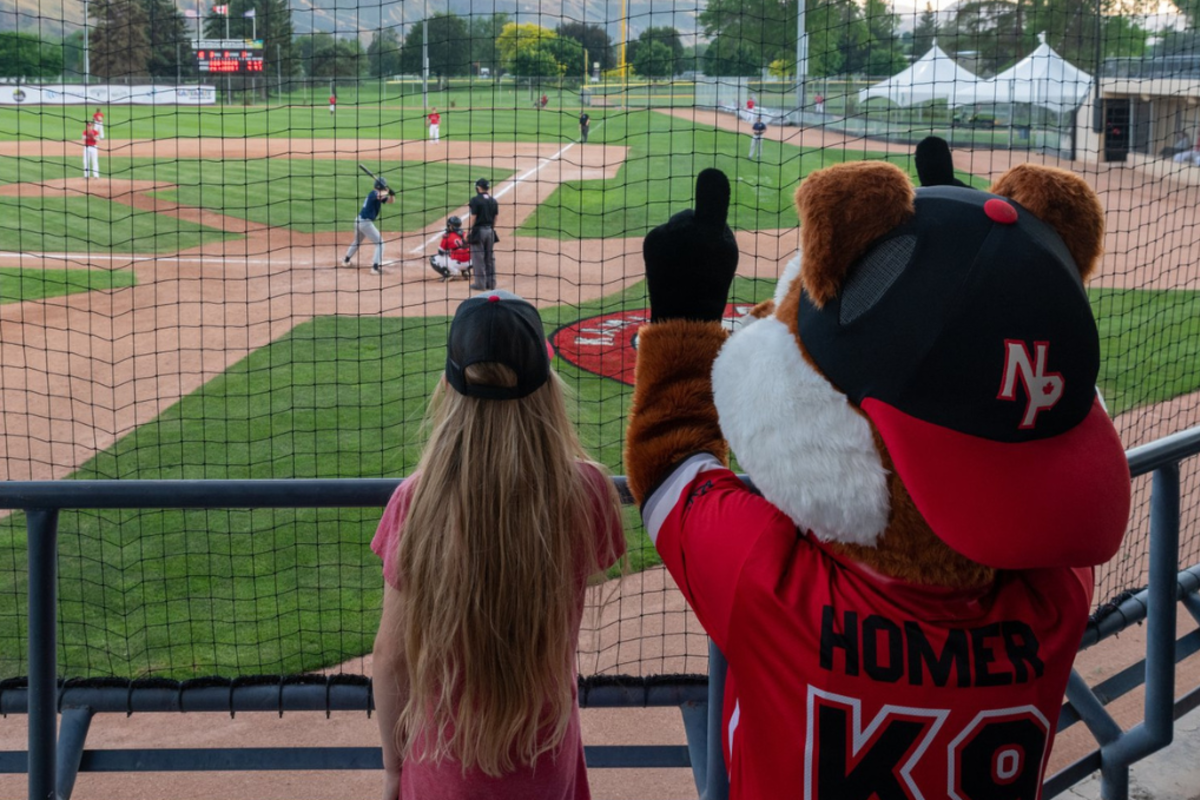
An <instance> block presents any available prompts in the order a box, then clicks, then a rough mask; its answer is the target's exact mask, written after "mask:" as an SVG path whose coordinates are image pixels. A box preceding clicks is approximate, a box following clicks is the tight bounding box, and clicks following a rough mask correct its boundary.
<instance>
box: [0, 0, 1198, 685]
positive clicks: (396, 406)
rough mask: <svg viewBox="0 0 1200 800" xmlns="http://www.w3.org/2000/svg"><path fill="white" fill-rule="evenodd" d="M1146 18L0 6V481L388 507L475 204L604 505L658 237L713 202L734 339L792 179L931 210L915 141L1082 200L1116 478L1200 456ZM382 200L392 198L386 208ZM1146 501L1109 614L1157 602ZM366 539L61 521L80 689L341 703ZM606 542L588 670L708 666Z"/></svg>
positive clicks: (135, 2) (1180, 158)
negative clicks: (565, 394) (1133, 598)
mask: <svg viewBox="0 0 1200 800" xmlns="http://www.w3.org/2000/svg"><path fill="white" fill-rule="evenodd" d="M1097 8H1099V9H1100V12H1101V13H1099V14H1098V13H1097ZM1139 9H1140V6H1126V5H1118V4H1110V3H1103V4H1100V5H1099V6H1096V5H1094V4H1090V3H1078V2H1046V3H1039V4H1033V5H1030V4H1026V3H1007V2H968V3H959V4H954V5H950V4H943V5H942V7H941V8H938V7H936V6H922V7H917V8H914V7H912V5H907V6H906V5H900V4H897V5H896V6H894V7H892V6H888V5H886V4H884V3H883V2H881V0H865V2H861V3H856V2H851V1H850V0H832V1H831V2H823V1H822V2H807V3H806V4H805V6H804V12H805V13H804V16H803V18H802V19H801V18H799V15H798V13H797V12H798V7H797V3H796V2H795V0H791V2H787V1H786V0H785V2H770V3H767V2H761V1H760V0H711V1H710V2H707V3H705V2H699V3H689V2H672V0H630V1H629V2H605V3H599V2H586V1H585V2H575V3H562V4H557V3H514V2H511V1H509V0H487V2H483V0H454V2H450V3H446V2H444V0H427V1H423V2H406V3H401V2H392V1H391V0H389V1H388V2H369V3H361V4H355V3H353V2H345V3H338V4H333V5H329V4H320V5H319V7H318V4H311V5H304V6H301V5H300V4H289V3H288V2H286V0H232V2H229V3H228V4H222V5H215V6H214V5H196V4H194V3H193V2H192V0H180V2H179V3H178V4H175V3H173V2H168V0H90V2H86V3H83V4H65V3H50V2H46V1H45V0H43V2H41V3H39V2H37V0H33V2H25V3H21V4H19V5H16V6H14V5H12V4H8V5H5V6H3V7H0V80H3V81H6V82H5V83H0V409H2V410H0V478H2V479H3V480H7V481H24V480H31V479H36V480H75V479H85V478H118V479H123V480H138V479H163V478H208V479H213V478H228V479H258V478H314V477H319V478H353V477H380V476H403V475H406V474H407V473H408V472H410V471H411V470H412V468H413V466H414V465H415V463H416V460H417V455H418V453H419V449H420V444H421V440H420V437H421V433H420V422H421V418H422V415H423V412H424V409H425V405H426V402H427V399H428V397H429V395H430V392H431V390H432V388H433V386H434V385H435V383H436V382H437V381H438V380H439V377H440V373H441V369H442V366H443V363H444V342H445V338H446V326H447V324H448V319H449V317H450V316H451V315H452V314H453V311H454V308H455V306H456V304H457V303H458V302H459V301H460V300H461V299H462V298H465V297H466V296H468V294H469V293H470V291H471V290H470V286H471V282H472V281H475V282H478V283H482V284H483V285H487V280H488V275H489V274H491V273H490V270H491V268H490V267H489V266H488V265H487V263H486V255H485V254H483V253H482V252H476V253H472V254H471V258H472V259H474V260H473V262H472V264H471V268H472V269H471V272H470V273H465V274H464V271H465V264H466V262H464V261H462V260H456V259H455V257H454V256H455V253H454V252H447V253H445V254H442V255H439V249H440V248H441V247H442V245H443V240H444V236H445V227H446V220H447V218H448V217H449V216H451V215H457V216H460V217H462V218H463V220H464V221H465V222H466V226H465V229H464V233H469V229H470V227H471V225H470V222H471V219H470V215H469V214H468V213H467V203H468V201H469V199H470V198H471V197H472V196H473V195H474V185H475V182H476V180H477V179H479V178H486V179H488V180H489V181H490V184H491V186H490V191H491V194H492V195H493V196H494V197H495V198H496V200H497V202H498V204H499V209H500V211H499V216H498V219H497V221H496V226H497V227H496V230H497V233H498V234H499V241H498V242H496V244H495V250H494V280H495V283H496V285H497V286H499V287H501V288H505V289H510V290H512V291H515V292H517V293H519V294H521V295H522V296H524V297H526V298H528V299H529V300H530V301H531V302H533V303H535V304H536V305H537V306H538V307H539V308H540V309H541V313H542V316H543V319H544V321H545V325H546V330H547V331H548V332H550V333H551V341H552V343H553V345H554V347H555V350H556V353H557V358H556V359H555V361H554V368H555V369H556V371H557V372H558V373H559V375H560V376H562V378H563V379H564V380H565V381H566V382H567V383H568V384H569V385H570V386H571V388H572V391H573V394H574V404H575V407H576V409H577V410H576V411H575V413H576V415H577V423H578V426H579V430H580V431H581V433H582V436H583V439H584V441H585V443H586V445H587V447H588V448H589V450H590V451H591V452H592V453H593V454H594V455H595V456H596V457H597V458H599V459H600V460H602V461H604V462H605V463H606V464H607V465H608V466H609V467H610V468H611V469H612V470H613V471H614V472H615V473H622V472H623V471H624V470H623V466H622V463H621V444H622V436H623V431H624V427H625V420H626V418H627V414H628V410H629V401H630V396H631V385H632V380H633V363H634V352H635V351H634V334H635V333H636V330H637V327H638V325H639V324H641V323H642V322H643V321H645V320H646V318H647V316H648V312H647V299H646V292H645V285H644V283H643V281H642V263H641V254H640V252H641V238H642V237H643V236H644V235H645V233H646V232H647V231H648V230H650V229H651V228H652V227H653V226H655V225H656V224H658V223H659V222H661V221H663V220H665V219H666V218H667V217H668V216H669V215H670V214H672V213H674V212H676V211H679V210H681V209H683V208H686V207H687V206H688V205H690V202H691V197H692V187H693V181H694V178H695V175H696V174H697V173H698V172H699V171H700V170H701V169H703V168H705V167H710V166H716V167H719V168H720V169H722V170H724V171H725V173H726V174H727V175H728V176H729V178H730V181H731V183H732V185H733V201H732V205H731V210H730V224H731V225H732V226H733V227H734V228H735V229H736V230H737V231H738V241H739V245H740V247H741V266H740V271H739V277H738V278H737V280H736V281H735V283H734V287H733V297H732V298H731V310H730V314H731V315H733V316H738V315H743V314H745V313H747V312H748V311H749V309H750V308H751V307H752V306H753V305H754V304H755V303H756V302H758V301H761V300H764V299H766V298H769V297H770V296H771V295H772V293H773V291H774V287H775V282H776V280H777V278H778V276H779V274H780V272H781V270H782V268H783V265H784V264H786V263H787V261H788V260H790V258H791V257H792V255H793V254H794V253H795V251H796V248H797V246H798V241H799V236H798V231H797V228H796V215H795V211H794V209H793V200H792V197H793V193H794V191H795V189H796V187H797V185H798V184H799V181H800V180H801V178H802V177H803V176H805V175H807V174H809V173H810V172H812V171H813V170H816V169H819V168H821V167H823V166H828V165H832V164H837V163H841V162H844V161H854V160H861V159H881V160H887V161H891V162H892V163H895V164H897V165H898V166H900V167H901V168H903V169H905V170H907V171H908V172H909V173H910V174H912V175H913V176H914V177H915V176H916V171H915V167H914V164H913V159H912V153H913V148H914V146H915V143H916V142H918V141H920V140H921V139H922V138H923V137H925V136H927V135H929V134H936V135H938V136H941V137H943V138H945V139H946V140H948V141H949V142H950V143H951V145H952V148H953V158H954V164H955V167H956V168H957V171H956V173H955V174H956V176H957V177H958V178H959V179H961V180H962V181H964V182H966V183H969V184H971V185H974V186H977V187H981V188H986V187H987V186H988V185H989V183H990V182H991V180H992V179H994V178H995V177H996V176H998V175H999V174H1000V173H1002V172H1003V171H1005V170H1006V169H1008V168H1009V167H1010V166H1011V165H1014V164H1018V163H1021V162H1025V161H1030V162H1034V163H1039V164H1047V165H1051V166H1057V167H1062V168H1064V169H1069V170H1072V171H1074V172H1077V173H1079V174H1081V175H1083V176H1084V177H1085V178H1086V179H1087V180H1088V182H1089V183H1091V184H1092V185H1093V186H1094V187H1095V188H1096V190H1097V191H1098V192H1099V194H1100V197H1101V200H1102V202H1103V204H1104V206H1105V208H1106V211H1107V226H1108V233H1107V237H1106V240H1105V250H1106V252H1105V255H1104V258H1103V261H1102V263H1101V265H1100V269H1099V274H1098V277H1097V279H1096V280H1095V281H1094V282H1093V284H1092V287H1091V289H1090V294H1091V297H1092V301H1093V306H1094V309H1095V312H1096V315H1097V317H1098V319H1099V324H1100V329H1101V335H1102V340H1103V348H1104V364H1103V369H1102V373H1101V388H1102V389H1103V391H1104V394H1105V397H1106V399H1107V401H1108V403H1109V408H1110V411H1111V412H1112V414H1113V415H1114V417H1115V419H1116V421H1117V426H1118V428H1119V430H1120V432H1121V435H1122V437H1123V438H1124V441H1125V443H1126V444H1127V445H1128V446H1135V445H1139V444H1144V443H1147V442H1150V441H1152V440H1154V439H1156V438H1159V437H1161V436H1163V435H1166V434H1169V433H1172V432H1174V431H1179V430H1183V429H1186V428H1188V427H1191V426H1194V425H1195V424H1196V423H1197V417H1198V414H1200V400H1198V398H1200V395H1198V394H1197V390H1198V389H1200V368H1198V366H1197V365H1198V364H1200V357H1198V355H1200V275H1198V273H1197V266H1196V265H1197V263H1198V261H1200V259H1198V258H1197V243H1198V242H1200V231H1198V229H1197V217H1196V208H1197V206H1198V205H1200V189H1198V188H1197V187H1198V186H1200V166H1198V165H1200V144H1197V142H1198V141H1200V41H1198V40H1197V37H1196V33H1195V25H1196V24H1200V17H1197V15H1196V13H1195V9H1192V8H1191V7H1190V6H1189V7H1188V8H1186V9H1184V10H1183V12H1182V13H1167V14H1159V13H1155V14H1145V13H1140V11H1139ZM85 10H86V14H87V17H86V18H85V16H84V14H85ZM801 30H802V31H804V35H803V36H799V35H798V33H797V32H798V31H801ZM435 115H436V116H435ZM93 118H94V119H95V121H96V122H97V123H98V126H97V127H96V128H94V129H93V131H91V132H89V131H87V130H85V123H86V122H87V121H89V120H93ZM758 121H761V122H763V123H764V124H765V125H766V129H765V132H762V133H761V135H755V133H754V131H753V128H752V126H753V125H754V123H755V122H758ZM93 139H94V144H93ZM93 156H94V157H95V158H94V159H93ZM363 168H365V170H366V171H369V172H371V173H374V174H377V175H382V176H384V177H385V178H386V180H387V183H388V185H389V186H390V187H391V188H392V189H393V190H394V191H395V197H394V200H393V202H390V203H384V204H382V205H381V207H380V208H379V209H378V210H376V208H375V204H374V203H373V202H368V197H367V195H368V192H370V191H371V190H372V187H373V179H372V178H371V177H369V176H368V175H367V174H365V173H364V169H363ZM85 174H86V177H85ZM356 242H357V243H358V244H359V246H358V247H357V248H353V247H352V244H353V243H356ZM449 249H450V250H451V251H452V250H453V248H449ZM459 255H460V256H461V255H462V254H461V253H459ZM347 258H348V259H349V261H348V262H347ZM435 258H436V259H439V260H437V261H436V262H435V261H434V260H433V259H435ZM376 265H378V270H373V269H372V267H373V266H376ZM1079 469H1081V470H1086V469H1087V465H1086V464H1081V465H1079ZM1148 486H1149V480H1148V479H1139V481H1138V482H1137V495H1136V498H1135V508H1134V512H1133V515H1132V519H1131V525H1130V535H1129V537H1128V539H1127V541H1126V543H1125V546H1124V548H1123V549H1122V552H1121V554H1120V555H1119V556H1118V557H1117V558H1116V559H1114V560H1113V561H1112V562H1111V563H1110V564H1108V565H1106V566H1105V567H1104V568H1103V569H1101V570H1100V573H1099V576H1098V590H1097V593H1096V603H1097V605H1100V604H1102V603H1104V602H1105V601H1106V600H1108V599H1110V598H1112V597H1114V596H1116V595H1119V594H1120V593H1121V592H1123V591H1126V590H1129V589H1135V588H1138V587H1140V586H1142V585H1144V583H1145V573H1146V535H1147V534H1146V531H1147V518H1148V508H1149V506H1148V497H1149V494H1148ZM1197 488H1198V487H1197V475H1196V470H1195V468H1194V466H1190V465H1187V466H1185V470H1184V499H1183V524H1184V528H1183V530H1184V533H1183V545H1182V554H1181V558H1182V561H1183V562H1184V563H1185V564H1191V563H1195V562H1197V561H1200V532H1198V529H1197V525H1196V519H1197V516H1198V515H1200V492H1198V491H1197ZM377 520H378V512H377V511H376V510H374V509H370V510H357V509H346V510H322V511H313V510H307V509H298V510H275V511H255V512H249V511H242V510H236V509H214V510H195V511H152V512H133V511H105V512H90V511H78V512H68V513H64V514H63V516H62V518H61V520H60V531H61V543H60V559H59V575H60V577H59V590H60V593H61V603H60V607H59V623H60V628H59V629H60V632H61V637H62V643H61V647H60V652H59V668H60V672H61V674H62V675H63V676H66V677H73V678H74V677H79V678H105V677H117V678H139V679H141V678H171V679H187V678H192V677H195V676H207V675H221V676H239V675H258V674H281V673H282V674H288V673H296V672H303V671H311V670H322V669H324V670H333V671H335V672H336V671H344V672H348V673H355V672H358V671H361V669H362V662H361V660H360V657H361V656H362V655H363V654H364V653H366V652H367V651H369V649H370V647H371V643H372V640H373V637H374V633H375V630H376V626H377V624H378V615H379V604H380V597H381V593H382V582H381V580H380V573H379V564H378V561H377V559H375V557H374V556H373V555H372V554H371V552H370V550H369V548H368V544H369V542H370V539H371V536H372V534H373V531H374V528H375V524H376V522H377ZM626 523H627V526H626V532H627V537H628V541H629V550H630V554H631V558H630V565H629V570H630V573H631V574H630V575H629V576H628V577H626V578H625V579H624V580H623V581H622V582H621V583H620V584H619V585H616V584H614V585H610V586H609V587H607V592H606V593H604V595H603V596H604V599H605V600H606V602H605V603H603V607H602V608H599V610H598V611H597V612H596V614H595V615H591V614H589V615H588V616H587V617H585V623H584V631H583V634H582V636H581V642H580V665H581V674H583V675H585V676H593V675H614V674H631V675H638V676H644V675H651V674H684V673H700V672H703V671H704V667H705V652H706V651H705V639H704V636H703V633H702V631H701V629H700V627H699V626H698V624H697V623H696V622H695V620H694V618H692V617H691V616H690V615H689V614H687V613H686V612H685V605H684V602H683V600H682V598H681V596H680V595H679V593H678V592H677V591H676V590H675V589H674V587H673V585H672V584H671V582H670V579H669V578H668V577H667V576H666V575H665V573H664V571H663V570H662V569H661V567H660V566H659V561H658V557H657V555H656V554H655V552H654V549H653V547H652V546H651V545H650V543H649V541H648V539H647V538H646V536H645V535H644V533H643V531H642V529H641V526H640V522H639V521H638V519H637V515H636V513H634V511H633V510H632V509H630V510H627V515H626ZM25 540H26V534H25V517H24V515H23V514H21V513H13V514H11V515H10V516H8V517H7V518H5V519H4V520H3V521H2V522H0V679H5V678H9V677H13V676H19V675H22V674H24V673H25V671H26V670H27V651H28V643H27V638H26V631H25V627H26V621H25V620H26V612H27V609H26V599H25V593H26V590H27V581H28V576H27V571H26V566H25V563H26V561H25V559H26V546H25ZM601 594H602V593H601V592H597V594H596V599H599V598H600V596H601Z"/></svg>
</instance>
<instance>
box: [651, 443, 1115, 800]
mask: <svg viewBox="0 0 1200 800" xmlns="http://www.w3.org/2000/svg"><path fill="white" fill-rule="evenodd" d="M643 516H644V519H645V522H646V530H647V533H649V534H650V537H651V538H652V539H653V540H654V542H655V545H656V546H657V548H658V551H659V553H660V554H661V555H662V559H663V561H664V562H665V564H666V566H667V569H668V570H670V572H671V575H672V576H673V577H674V578H675V580H676V582H677V583H678V584H679V587H680V589H681V590H682V591H683V592H684V595H685V596H686V597H687V600H688V602H689V603H690V604H691V606H692V608H693V609H694V610H695V612H696V616H697V617H698V618H699V619H700V622H701V623H702V624H703V625H704V628H705V630H706V631H708V634H709V636H711V637H712V639H713V641H715V642H716V644H717V646H718V647H720V648H721V651H722V652H723V653H724V654H725V657H726V659H727V660H728V662H729V673H728V678H727V684H726V692H725V709H724V712H725V713H724V720H725V724H724V732H725V736H724V744H725V759H726V764H727V766H728V767H729V772H730V784H731V797H732V798H734V800H739V799H740V800H749V799H750V798H754V799H755V800H758V799H759V798H761V799H762V800H774V799H775V798H803V800H935V798H951V800H992V798H1010V799H1012V800H1017V799H1020V798H1027V800H1037V798H1038V797H1039V796H1040V795H1041V786H1042V778H1043V774H1044V771H1045V766H1046V760H1047V758H1048V757H1049V755H1050V746H1051V744H1052V743H1053V740H1054V728H1055V724H1056V722H1057V720H1058V713H1059V707H1060V705H1061V703H1062V699H1063V692H1064V691H1065V689H1066V685H1067V677H1068V675H1069V674H1070V670H1071V664H1072V662H1073V661H1074V658H1075V651H1076V650H1077V649H1078V647H1079V642H1080V640H1081V638H1082V636H1083V629H1084V626H1085V624H1086V623H1087V616H1088V609H1089V607H1090V603H1091V589H1092V570H1091V569H1081V570H1071V569H1048V570H1025V571H1006V572H999V573H998V574H997V578H996V581H995V582H994V583H993V584H992V585H989V586H986V587H983V588H980V589H971V590H955V589H940V588H935V587H928V586H919V585H915V584H910V583H906V582H903V581H900V580H896V579H894V578H888V577H886V576H883V575H880V574H879V573H876V572H874V571H872V570H871V569H869V568H867V567H865V566H863V565H861V564H857V563H855V562H852V561H849V560H846V559H845V558H844V557H842V556H840V555H835V554H834V553H833V552H831V551H829V550H828V549H826V548H825V547H824V546H823V545H822V544H821V543H820V542H818V541H817V540H816V539H815V537H813V536H811V535H808V534H805V533H802V532H800V531H799V530H797V528H796V526H795V524H794V523H793V522H792V521H791V520H790V519H789V518H788V517H787V516H786V515H785V514H784V513H783V512H782V511H779V510H778V509H777V508H775V507H774V506H773V505H771V504H770V503H769V502H767V501H766V500H764V499H763V498H762V497H759V496H758V495H755V494H753V493H752V492H750V491H749V490H748V489H747V488H746V487H745V485H744V484H743V483H742V482H741V481H739V480H738V479H737V477H736V476H735V475H734V474H733V473H732V472H730V471H729V470H728V469H725V468H723V467H722V466H721V465H720V463H719V462H718V461H717V460H716V459H715V458H714V457H713V456H711V455H709V454H707V453H701V454H698V455H695V456H692V457H691V458H689V459H687V460H686V461H684V462H683V463H682V464H680V465H679V466H678V467H676V469H675V470H674V471H673V472H672V473H671V474H670V475H669V476H668V477H667V478H666V480H664V481H663V483H662V484H661V485H660V486H659V487H658V489H656V490H655V492H654V493H653V494H652V495H651V496H650V498H649V499H648V500H647V501H646V504H645V506H644V508H643Z"/></svg>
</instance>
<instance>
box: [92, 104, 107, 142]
mask: <svg viewBox="0 0 1200 800" xmlns="http://www.w3.org/2000/svg"><path fill="white" fill-rule="evenodd" d="M92 126H93V127H95V129H96V135H97V136H99V137H100V138H101V139H103V138H104V112H102V111H101V110H100V109H98V108H97V109H96V113H95V114H92Z"/></svg>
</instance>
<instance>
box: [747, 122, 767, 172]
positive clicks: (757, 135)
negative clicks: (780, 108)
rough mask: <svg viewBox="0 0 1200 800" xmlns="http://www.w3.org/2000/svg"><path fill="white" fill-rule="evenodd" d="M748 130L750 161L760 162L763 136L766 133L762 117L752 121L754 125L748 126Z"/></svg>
mask: <svg viewBox="0 0 1200 800" xmlns="http://www.w3.org/2000/svg"><path fill="white" fill-rule="evenodd" d="M750 130H751V134H750V158H751V160H755V159H756V160H758V161H762V143H763V134H765V133H766V132H767V123H765V122H763V118H762V117H759V118H758V119H756V120H754V124H753V125H751V126H750Z"/></svg>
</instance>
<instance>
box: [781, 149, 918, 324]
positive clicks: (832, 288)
mask: <svg viewBox="0 0 1200 800" xmlns="http://www.w3.org/2000/svg"><path fill="white" fill-rule="evenodd" d="M914 196H915V192H914V190H913V187H912V183H911V182H910V181H909V179H908V176H907V175H905V174H904V172H903V171H902V170H901V169H900V168H899V167H897V166H895V165H894V164H889V163H887V162H886V161H855V162H852V163H849V164H838V165H837V166H834V167H828V168H826V169H822V170H818V171H816V172H814V173H813V174H811V175H809V176H808V177H807V178H805V179H804V181H803V182H802V183H801V184H800V188H798V189H797V190H796V211H797V212H798V213H799V215H800V245H801V249H802V251H803V253H804V260H803V262H802V264H801V267H800V278H801V282H802V283H803V284H804V289H805V291H807V292H808V294H809V296H810V297H812V299H813V302H814V303H815V304H816V305H817V307H821V306H822V305H824V304H825V303H826V302H828V301H829V300H830V299H832V298H833V297H834V296H836V295H837V293H838V290H839V289H840V288H841V286H842V284H843V283H844V282H845V280H846V273H847V272H848V271H849V269H850V265H851V264H853V263H854V262H855V261H857V260H858V258H859V257H860V256H862V254H863V253H865V252H866V251H867V248H868V247H870V245H871V243H872V242H874V241H875V240H876V239H878V238H879V237H880V236H882V235H883V234H885V233H887V232H888V231H890V230H891V229H892V228H894V227H896V226H897V225H899V224H900V223H902V222H904V221H905V220H907V219H909V218H910V217H911V216H912V215H913V213H914V209H913V198H914Z"/></svg>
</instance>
